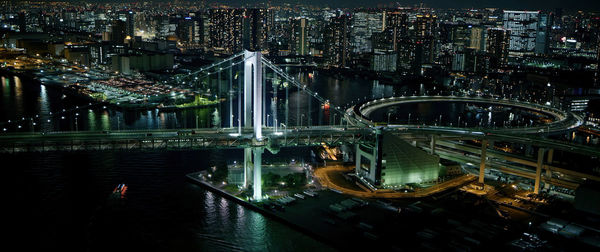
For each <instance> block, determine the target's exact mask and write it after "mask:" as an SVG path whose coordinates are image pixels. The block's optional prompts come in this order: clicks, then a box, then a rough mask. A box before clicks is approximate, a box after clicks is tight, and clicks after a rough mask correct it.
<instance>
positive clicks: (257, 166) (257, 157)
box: [252, 148, 263, 200]
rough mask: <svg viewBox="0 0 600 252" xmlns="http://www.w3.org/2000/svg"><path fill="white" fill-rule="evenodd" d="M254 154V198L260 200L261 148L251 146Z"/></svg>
mask: <svg viewBox="0 0 600 252" xmlns="http://www.w3.org/2000/svg"><path fill="white" fill-rule="evenodd" d="M252 152H253V154H254V183H253V185H252V187H253V188H254V200H262V153H263V149H262V148H252Z"/></svg>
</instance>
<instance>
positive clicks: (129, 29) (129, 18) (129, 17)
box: [118, 11, 135, 38]
mask: <svg viewBox="0 0 600 252" xmlns="http://www.w3.org/2000/svg"><path fill="white" fill-rule="evenodd" d="M118 17H119V20H121V21H123V22H125V36H129V37H131V38H133V37H134V36H135V20H134V18H135V13H133V11H122V12H119V14H118Z"/></svg>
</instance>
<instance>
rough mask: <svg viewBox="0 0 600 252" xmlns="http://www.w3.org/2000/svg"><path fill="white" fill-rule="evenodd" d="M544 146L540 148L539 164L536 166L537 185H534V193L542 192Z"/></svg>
mask: <svg viewBox="0 0 600 252" xmlns="http://www.w3.org/2000/svg"><path fill="white" fill-rule="evenodd" d="M545 152H546V150H544V148H539V149H538V157H537V165H536V167H535V185H534V187H533V193H535V194H538V193H539V192H540V180H541V178H542V166H544V153H545Z"/></svg>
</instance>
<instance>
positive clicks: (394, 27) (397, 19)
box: [383, 11, 409, 51]
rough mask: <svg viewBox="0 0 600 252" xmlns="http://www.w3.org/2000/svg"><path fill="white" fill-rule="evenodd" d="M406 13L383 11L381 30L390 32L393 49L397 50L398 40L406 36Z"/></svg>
mask: <svg viewBox="0 0 600 252" xmlns="http://www.w3.org/2000/svg"><path fill="white" fill-rule="evenodd" d="M408 26H409V25H408V15H407V14H406V13H403V12H399V11H386V12H383V30H384V31H385V32H388V33H389V34H390V36H391V37H390V38H391V40H390V43H391V44H392V45H393V49H394V51H398V50H399V46H400V41H402V40H403V38H405V37H407V36H408Z"/></svg>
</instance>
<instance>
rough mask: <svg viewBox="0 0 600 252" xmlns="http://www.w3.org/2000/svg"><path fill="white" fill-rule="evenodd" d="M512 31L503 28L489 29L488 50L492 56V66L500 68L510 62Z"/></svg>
mask: <svg viewBox="0 0 600 252" xmlns="http://www.w3.org/2000/svg"><path fill="white" fill-rule="evenodd" d="M510 38H511V31H509V30H506V29H503V28H490V29H488V30H487V39H486V41H487V42H486V46H485V48H486V51H487V53H488V55H489V57H490V68H493V69H495V68H498V67H500V66H502V65H504V64H506V63H507V62H508V49H509V45H510Z"/></svg>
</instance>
